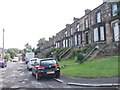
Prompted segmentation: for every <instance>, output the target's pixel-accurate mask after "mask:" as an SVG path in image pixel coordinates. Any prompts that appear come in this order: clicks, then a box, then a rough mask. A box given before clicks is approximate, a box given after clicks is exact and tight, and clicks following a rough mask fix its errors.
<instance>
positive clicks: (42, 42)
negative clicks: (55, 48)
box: [35, 38, 47, 54]
mask: <svg viewBox="0 0 120 90" xmlns="http://www.w3.org/2000/svg"><path fill="white" fill-rule="evenodd" d="M45 42H47V40H45V38H40V40H38V44H37V49H36V50H35V52H36V54H37V53H40V47H41V46H42V45H44V43H45Z"/></svg>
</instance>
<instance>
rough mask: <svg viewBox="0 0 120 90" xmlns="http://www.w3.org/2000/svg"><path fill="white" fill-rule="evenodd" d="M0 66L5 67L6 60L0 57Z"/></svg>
mask: <svg viewBox="0 0 120 90" xmlns="http://www.w3.org/2000/svg"><path fill="white" fill-rule="evenodd" d="M0 67H2V68H4V67H7V61H6V60H5V59H0Z"/></svg>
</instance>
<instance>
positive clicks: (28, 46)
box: [24, 43, 32, 53]
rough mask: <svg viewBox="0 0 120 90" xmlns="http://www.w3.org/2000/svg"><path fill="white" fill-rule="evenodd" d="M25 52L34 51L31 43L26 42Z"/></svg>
mask: <svg viewBox="0 0 120 90" xmlns="http://www.w3.org/2000/svg"><path fill="white" fill-rule="evenodd" d="M24 52H25V53H26V52H32V47H31V45H29V43H27V44H25V49H24Z"/></svg>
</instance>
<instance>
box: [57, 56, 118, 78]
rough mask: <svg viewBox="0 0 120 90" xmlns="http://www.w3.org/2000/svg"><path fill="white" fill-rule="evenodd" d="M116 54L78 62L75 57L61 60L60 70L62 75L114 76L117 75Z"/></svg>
mask: <svg viewBox="0 0 120 90" xmlns="http://www.w3.org/2000/svg"><path fill="white" fill-rule="evenodd" d="M118 62H120V60H118V56H111V57H107V58H104V59H96V60H92V61H86V62H84V63H83V64H78V63H76V62H75V59H71V60H61V61H60V62H59V64H60V66H61V72H62V74H63V75H68V76H75V77H88V78H99V77H116V76H118Z"/></svg>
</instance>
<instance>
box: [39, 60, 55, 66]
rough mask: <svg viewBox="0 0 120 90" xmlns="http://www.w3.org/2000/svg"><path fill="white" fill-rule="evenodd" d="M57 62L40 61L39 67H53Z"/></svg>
mask: <svg viewBox="0 0 120 90" xmlns="http://www.w3.org/2000/svg"><path fill="white" fill-rule="evenodd" d="M56 63H57V62H56V61H55V60H54V59H53V60H41V61H40V65H41V66H49V65H55V64H56Z"/></svg>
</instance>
